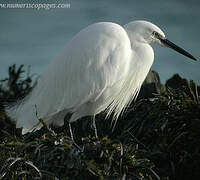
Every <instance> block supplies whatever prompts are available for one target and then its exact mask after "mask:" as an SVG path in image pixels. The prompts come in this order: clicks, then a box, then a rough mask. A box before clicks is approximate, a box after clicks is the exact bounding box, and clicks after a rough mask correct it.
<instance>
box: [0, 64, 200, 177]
mask: <svg viewBox="0 0 200 180" xmlns="http://www.w3.org/2000/svg"><path fill="white" fill-rule="evenodd" d="M22 73H24V71H23V66H20V67H19V68H18V69H16V67H15V66H12V67H10V68H9V78H7V79H4V80H2V81H1V85H0V99H1V100H2V101H1V103H0V105H1V109H2V110H1V112H0V124H1V129H0V179H123V180H125V179H136V180H137V179H140V180H143V179H147V180H151V179H163V180H167V179H172V180H173V179H176V180H177V179H181V180H188V179H199V177H200V166H199V164H200V132H199V129H200V97H199V92H200V89H199V87H197V85H196V84H195V83H194V82H193V81H190V82H189V81H187V80H185V79H182V78H181V77H180V76H179V75H174V76H173V77H172V78H171V79H169V80H168V81H167V82H166V86H163V85H162V84H161V83H160V80H159V76H158V74H157V73H155V72H153V73H150V75H149V77H148V78H147V80H146V83H145V84H144V86H143V89H142V91H141V94H140V97H139V98H138V100H137V101H136V102H134V103H132V105H131V106H130V107H129V108H128V109H127V110H126V112H125V114H124V115H123V116H122V117H121V118H120V119H119V120H118V121H117V123H116V126H115V129H114V131H112V126H111V121H112V119H111V118H110V119H105V115H104V114H100V115H98V116H97V117H96V119H97V128H98V135H99V139H95V138H94V137H93V136H94V131H93V129H92V128H91V122H90V121H91V120H90V118H89V117H86V118H83V119H81V120H78V121H77V122H75V123H73V124H72V128H73V133H74V136H75V142H76V143H75V142H74V141H72V140H71V139H70V138H69V137H68V135H69V132H68V124H67V121H66V122H65V125H64V126H63V127H61V128H53V127H51V129H49V128H48V127H46V126H44V127H43V128H42V129H41V130H39V131H36V132H32V133H28V134H26V135H21V129H16V128H15V123H13V122H12V121H11V120H10V119H9V118H8V117H7V116H6V114H5V112H4V110H3V104H6V103H8V102H14V101H16V100H18V99H21V98H23V97H24V96H25V95H26V94H27V93H28V92H30V91H31V89H32V87H33V84H34V83H32V81H31V79H32V78H31V76H30V75H29V73H28V76H27V77H26V78H22V77H21V75H22ZM150 76H152V77H150ZM152 94H153V95H152ZM41 121H42V120H41ZM52 129H53V130H52Z"/></svg>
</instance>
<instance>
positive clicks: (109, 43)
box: [6, 21, 196, 135]
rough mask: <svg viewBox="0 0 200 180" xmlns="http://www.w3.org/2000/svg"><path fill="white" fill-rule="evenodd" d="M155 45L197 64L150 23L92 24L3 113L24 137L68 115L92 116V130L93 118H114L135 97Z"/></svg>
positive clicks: (151, 59)
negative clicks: (101, 115)
mask: <svg viewBox="0 0 200 180" xmlns="http://www.w3.org/2000/svg"><path fill="white" fill-rule="evenodd" d="M153 43H155V44H158V45H161V46H166V47H169V48H172V49H174V50H176V51H178V52H179V53H181V54H183V55H185V56H187V57H189V58H191V59H193V60H196V59H195V58H194V57H193V56H192V55H191V54H189V53H188V52H186V51H185V50H183V49H182V48H180V47H178V46H176V45H175V44H173V43H172V42H170V41H169V40H167V39H166V38H165V34H164V33H163V31H162V30H161V29H160V28H158V27H157V26H156V25H154V24H152V23H150V22H147V21H133V22H130V23H128V24H126V25H125V26H124V27H122V26H120V25H118V24H115V23H111V22H100V23H95V24H92V25H89V26H88V27H86V28H85V29H83V30H82V31H80V32H79V33H78V34H77V35H75V37H74V38H73V39H72V40H71V41H69V43H68V44H67V46H66V48H65V50H64V53H63V54H62V55H61V56H59V57H58V58H57V59H56V60H55V61H53V62H52V63H51V64H50V65H49V66H48V68H47V70H46V71H45V72H44V73H43V74H42V75H41V77H40V78H39V80H38V83H37V85H36V86H35V88H34V89H33V90H32V92H31V93H30V94H29V95H28V96H27V97H25V99H23V100H22V101H21V102H20V103H18V104H16V105H15V106H13V107H10V108H7V109H6V111H7V113H8V115H9V116H11V117H12V118H13V119H15V120H16V125H17V127H23V133H26V132H29V131H32V130H33V129H39V128H41V125H38V118H41V119H43V121H44V122H45V123H46V124H47V125H49V124H51V123H52V124H55V125H59V126H61V125H63V123H64V117H65V116H66V114H67V113H72V116H71V118H70V120H69V122H70V123H71V122H74V121H76V120H78V119H80V118H81V117H84V116H93V119H94V120H93V123H94V126H95V115H96V114H98V113H100V112H102V111H105V112H106V114H107V116H109V115H111V114H112V113H113V119H114V120H117V119H118V117H119V115H120V113H122V112H123V110H124V108H125V107H126V106H128V105H129V104H130V102H131V101H132V100H134V99H136V98H137V95H138V93H139V90H140V87H141V85H142V83H143V81H144V80H145V78H146V76H147V74H148V72H149V70H150V68H151V66H152V63H153V60H154V52H153V49H152V47H151V44H153ZM35 107H37V108H35ZM36 110H37V116H38V117H37V116H36ZM36 125H37V126H36ZM95 127H96V126H95ZM96 135H97V134H96Z"/></svg>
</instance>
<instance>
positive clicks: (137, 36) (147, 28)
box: [124, 21, 196, 60]
mask: <svg viewBox="0 0 200 180" xmlns="http://www.w3.org/2000/svg"><path fill="white" fill-rule="evenodd" d="M124 28H125V30H126V31H127V33H128V35H129V38H130V39H131V41H132V44H133V45H134V41H135V42H136V41H137V42H141V43H148V44H152V43H154V44H158V45H161V46H165V47H169V48H171V49H173V50H175V51H177V52H179V53H181V54H183V55H185V56H187V57H189V58H190V59H193V60H196V58H195V57H193V56H192V55H191V54H189V53H188V52H186V51H185V50H184V49H182V48H180V47H178V46H177V45H175V44H174V43H172V42H171V41H169V40H168V39H167V38H166V37H165V34H164V32H163V31H162V30H161V29H160V28H159V27H158V26H156V25H154V24H152V23H150V22H148V21H133V22H130V23H128V24H126V25H125V26H124Z"/></svg>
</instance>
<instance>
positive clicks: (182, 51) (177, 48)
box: [159, 38, 197, 61]
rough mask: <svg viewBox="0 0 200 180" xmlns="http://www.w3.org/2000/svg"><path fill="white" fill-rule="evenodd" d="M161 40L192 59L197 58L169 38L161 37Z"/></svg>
mask: <svg viewBox="0 0 200 180" xmlns="http://www.w3.org/2000/svg"><path fill="white" fill-rule="evenodd" d="M159 40H160V41H161V42H162V43H163V44H164V45H165V46H167V47H169V48H172V49H174V50H175V51H177V52H179V53H181V54H183V55H184V56H187V57H189V58H190V59H193V60H195V61H196V60H197V59H196V58H195V57H194V56H192V55H191V54H190V53H188V52H186V51H185V50H184V49H182V48H180V47H178V46H177V45H175V44H174V43H172V42H171V41H169V40H168V39H163V38H159Z"/></svg>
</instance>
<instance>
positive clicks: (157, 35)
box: [152, 31, 162, 39]
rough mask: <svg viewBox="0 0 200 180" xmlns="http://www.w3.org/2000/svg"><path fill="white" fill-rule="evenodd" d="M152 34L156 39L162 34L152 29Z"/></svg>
mask: <svg viewBox="0 0 200 180" xmlns="http://www.w3.org/2000/svg"><path fill="white" fill-rule="evenodd" d="M152 35H153V37H154V38H157V39H159V38H161V37H162V36H161V35H160V34H159V33H158V32H156V31H153V33H152Z"/></svg>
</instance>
